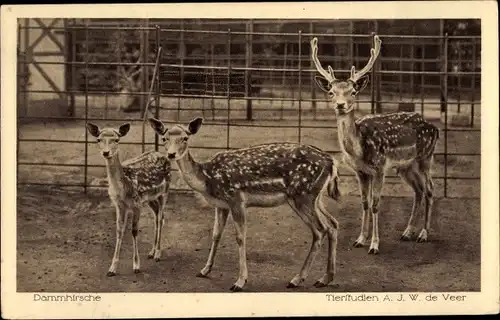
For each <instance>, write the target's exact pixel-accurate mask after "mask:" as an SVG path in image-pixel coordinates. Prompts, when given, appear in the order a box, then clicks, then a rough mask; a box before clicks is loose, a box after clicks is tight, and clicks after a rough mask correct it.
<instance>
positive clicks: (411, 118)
mask: <svg viewBox="0 0 500 320" xmlns="http://www.w3.org/2000/svg"><path fill="white" fill-rule="evenodd" d="M355 129H356V133H357V135H358V137H359V141H360V142H359V143H360V146H359V147H360V151H361V152H362V155H361V160H362V162H363V163H364V164H365V165H366V166H367V167H369V168H371V169H373V170H377V168H381V167H384V166H386V165H388V164H390V165H393V166H395V167H398V166H404V165H405V164H408V163H411V162H412V161H414V160H419V159H426V158H428V157H430V156H431V155H432V153H433V152H434V149H435V146H436V142H437V140H438V138H439V129H438V128H437V127H436V126H435V125H433V124H431V123H429V122H427V121H426V120H425V119H424V118H423V117H422V116H421V115H420V114H418V113H414V112H395V113H387V114H381V115H368V116H365V117H362V118H359V119H357V120H356V121H355ZM343 139H344V141H343V142H342V143H343V144H344V147H345V149H346V152H347V153H353V151H354V150H353V147H352V146H351V144H352V143H353V141H354V139H352V137H350V136H349V134H345V135H343ZM356 167H360V166H356Z"/></svg>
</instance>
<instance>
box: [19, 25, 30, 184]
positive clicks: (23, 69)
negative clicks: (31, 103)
mask: <svg viewBox="0 0 500 320" xmlns="http://www.w3.org/2000/svg"><path fill="white" fill-rule="evenodd" d="M21 32H22V25H21V24H20V23H18V24H17V43H16V47H17V74H16V79H17V86H16V90H17V101H16V102H17V117H16V184H17V185H16V189H17V188H18V187H19V123H20V122H21V119H20V117H22V116H25V114H23V113H21V112H20V107H21V106H20V104H22V103H23V102H21V101H20V92H19V91H20V90H19V89H22V90H23V91H24V92H23V95H25V94H26V89H27V85H26V83H27V80H26V79H28V78H27V75H26V74H25V72H26V66H25V65H24V64H25V63H26V61H25V60H24V58H23V60H22V61H21ZM23 56H24V55H23ZM19 75H21V77H20V76H19ZM21 81H22V82H21ZM21 83H22V86H20V84H21ZM26 107H27V105H22V107H21V108H22V109H25V108H26Z"/></svg>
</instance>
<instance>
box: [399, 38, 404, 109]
mask: <svg viewBox="0 0 500 320" xmlns="http://www.w3.org/2000/svg"><path fill="white" fill-rule="evenodd" d="M399 71H400V72H401V73H400V74H399V102H402V100H403V73H402V71H403V45H401V46H400V47H399Z"/></svg>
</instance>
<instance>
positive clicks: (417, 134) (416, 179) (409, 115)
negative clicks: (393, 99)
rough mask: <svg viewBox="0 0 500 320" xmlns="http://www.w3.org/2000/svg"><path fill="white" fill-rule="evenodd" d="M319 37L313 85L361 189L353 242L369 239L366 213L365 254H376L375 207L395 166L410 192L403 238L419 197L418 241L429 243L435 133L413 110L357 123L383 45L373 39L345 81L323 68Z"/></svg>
mask: <svg viewBox="0 0 500 320" xmlns="http://www.w3.org/2000/svg"><path fill="white" fill-rule="evenodd" d="M317 44H318V39H317V38H313V39H312V40H311V49H312V51H311V55H312V60H313V62H314V64H315V66H316V69H317V70H318V72H319V73H320V74H321V76H316V77H315V81H316V84H317V85H318V87H319V88H321V89H322V90H323V91H324V92H326V93H328V95H329V97H330V100H331V102H332V104H333V106H334V109H335V113H336V116H337V127H338V139H339V144H340V148H341V151H342V154H343V161H344V163H345V164H346V165H347V166H348V167H350V168H351V169H352V170H353V171H354V172H355V174H356V176H357V179H358V182H359V187H360V189H361V201H362V207H363V214H362V219H361V231H360V234H359V237H358V238H357V240H356V241H355V243H354V246H355V247H362V246H363V245H364V243H365V241H366V239H367V238H368V232H369V223H370V214H371V217H372V220H373V226H372V238H371V244H370V249H369V251H368V252H369V253H371V254H378V253H379V231H378V205H379V200H380V196H381V192H382V187H383V184H384V178H385V175H386V172H387V170H388V169H389V168H395V169H396V171H397V173H398V175H399V176H400V177H401V178H402V180H403V181H404V182H406V183H407V184H408V185H410V187H411V188H412V189H413V191H414V199H413V207H412V210H411V214H410V218H409V221H408V225H407V227H406V229H405V231H404V232H403V234H402V236H401V240H410V239H411V236H412V234H413V231H414V223H415V219H416V217H417V213H418V210H419V209H420V206H421V203H422V199H424V200H425V218H424V226H423V228H422V230H421V232H420V234H419V236H418V238H417V241H418V242H424V241H427V237H428V231H429V229H430V221H431V208H432V204H433V189H434V187H433V181H432V177H431V174H430V170H431V164H432V161H433V154H434V150H435V147H436V142H437V140H438V138H439V130H438V128H437V127H436V126H434V125H433V124H431V123H429V122H427V121H426V120H425V119H424V118H423V117H422V116H421V115H420V114H418V113H415V112H392V113H387V114H378V115H367V116H364V117H361V118H358V119H356V118H355V116H354V102H355V99H356V96H357V95H358V94H359V93H360V92H361V91H362V90H363V89H364V88H365V87H366V85H367V84H368V76H367V75H366V74H367V73H368V72H369V71H370V70H371V69H372V67H373V65H374V63H375V61H376V59H377V57H378V55H379V53H380V47H381V44H382V41H381V40H380V38H379V37H378V36H375V37H374V48H372V49H371V55H370V59H369V61H368V63H367V65H366V66H365V67H364V68H363V69H361V70H360V71H358V72H356V70H355V67H354V66H353V67H352V68H351V73H350V77H349V79H347V80H345V81H344V80H339V79H337V78H335V75H334V72H333V69H332V67H331V66H328V71H327V70H325V69H323V67H322V66H321V63H320V61H319V59H318V45H317Z"/></svg>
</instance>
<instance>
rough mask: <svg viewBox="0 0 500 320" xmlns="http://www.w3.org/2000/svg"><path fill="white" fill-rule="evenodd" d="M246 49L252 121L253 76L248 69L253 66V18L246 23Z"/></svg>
mask: <svg viewBox="0 0 500 320" xmlns="http://www.w3.org/2000/svg"><path fill="white" fill-rule="evenodd" d="M246 32H247V34H246V50H245V68H246V69H245V99H246V105H247V120H248V121H251V120H253V115H252V99H251V98H250V97H251V95H252V89H251V85H252V78H251V72H250V70H248V69H249V68H251V67H252V65H253V63H252V56H253V47H252V42H253V35H252V32H253V20H252V19H250V20H249V21H248V22H247V25H246Z"/></svg>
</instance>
